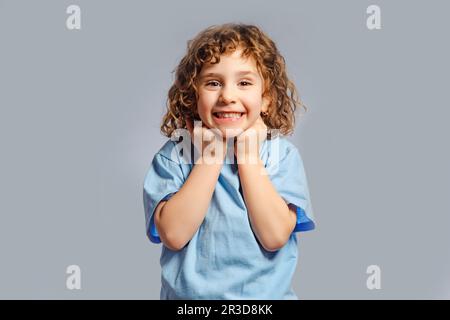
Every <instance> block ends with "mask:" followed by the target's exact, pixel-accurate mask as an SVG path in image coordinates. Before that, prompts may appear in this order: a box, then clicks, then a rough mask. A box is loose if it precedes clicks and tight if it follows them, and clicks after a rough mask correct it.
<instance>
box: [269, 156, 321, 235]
mask: <svg viewBox="0 0 450 320" xmlns="http://www.w3.org/2000/svg"><path fill="white" fill-rule="evenodd" d="M270 178H271V181H272V183H273V184H274V186H275V188H276V190H277V191H278V194H279V195H280V196H281V197H282V198H283V199H284V201H286V203H287V204H292V205H294V206H295V208H296V211H297V223H296V225H295V229H294V231H293V232H298V231H308V230H313V229H314V228H315V222H314V217H313V211H312V207H311V200H310V195H309V188H308V182H307V179H306V174H305V169H304V166H303V161H302V158H301V156H300V153H299V152H298V150H297V149H296V148H290V149H289V150H288V152H287V155H286V156H285V157H284V158H283V159H281V160H280V162H279V165H278V166H276V170H275V172H274V173H273V175H271V177H270Z"/></svg>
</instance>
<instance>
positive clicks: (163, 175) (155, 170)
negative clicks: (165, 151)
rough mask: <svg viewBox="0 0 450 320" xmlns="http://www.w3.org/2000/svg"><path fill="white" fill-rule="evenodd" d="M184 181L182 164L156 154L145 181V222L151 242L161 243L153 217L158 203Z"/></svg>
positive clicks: (170, 194)
mask: <svg viewBox="0 0 450 320" xmlns="http://www.w3.org/2000/svg"><path fill="white" fill-rule="evenodd" d="M183 183H184V178H183V173H182V170H181V167H180V165H179V164H178V163H176V162H175V161H173V160H170V159H168V158H166V157H164V156H162V155H161V154H156V155H155V157H154V158H153V161H152V163H151V166H150V168H149V170H148V172H147V175H146V177H145V181H144V210H145V224H146V232H147V236H148V238H149V239H150V241H151V242H153V243H161V239H160V237H159V234H158V230H157V229H156V225H155V222H154V217H153V214H154V211H155V209H156V207H157V205H158V204H159V202H161V201H163V200H169V199H170V198H171V197H172V195H173V194H175V193H176V192H177V191H178V190H179V189H180V188H181V186H182V185H183Z"/></svg>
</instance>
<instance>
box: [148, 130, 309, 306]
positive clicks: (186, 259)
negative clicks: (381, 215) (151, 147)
mask: <svg viewBox="0 0 450 320" xmlns="http://www.w3.org/2000/svg"><path fill="white" fill-rule="evenodd" d="M178 146H179V145H177V143H176V142H174V141H171V140H168V141H167V142H166V143H165V144H164V145H163V146H162V148H161V149H160V150H159V151H158V153H157V154H156V155H155V156H154V158H153V161H152V163H151V166H150V168H149V170H148V172H147V175H146V177H145V181H144V209H145V217H146V230H147V235H148V237H149V239H150V240H151V241H152V242H154V243H160V242H161V240H160V238H159V236H158V232H157V229H156V227H155V225H154V221H153V212H154V210H155V208H156V206H157V204H158V203H159V202H160V201H162V200H168V199H169V198H170V197H171V196H172V195H173V194H174V193H176V192H177V191H178V190H179V189H180V188H181V187H182V185H183V183H184V181H185V180H186V179H187V177H188V175H189V172H190V171H191V169H192V164H190V163H189V162H186V161H183V158H182V156H181V153H180V152H179V149H177V147H178ZM260 156H261V160H262V161H263V163H264V166H265V169H266V170H267V172H268V173H269V177H270V180H271V181H272V184H273V185H274V187H275V188H276V190H277V191H278V193H279V194H280V196H281V197H282V198H283V199H284V200H285V201H286V203H288V204H292V205H295V207H296V209H297V224H296V227H295V229H294V231H293V233H292V234H291V236H290V238H289V240H288V242H287V243H286V244H285V245H284V246H283V247H282V248H281V249H279V250H277V251H275V252H269V251H267V250H265V249H264V248H263V247H262V246H261V245H260V243H259V241H258V240H257V238H256V236H255V235H254V233H253V231H252V228H251V224H250V221H249V218H248V214H247V209H246V206H245V202H244V198H243V195H242V191H241V189H240V181H239V176H238V168H237V164H236V163H235V162H234V163H232V162H233V160H230V159H229V158H228V160H227V162H228V163H225V164H224V165H223V167H222V169H221V173H220V175H219V179H218V182H217V184H216V188H215V190H214V194H213V197H212V199H211V203H210V206H209V208H208V212H207V214H206V216H205V219H204V221H203V223H202V224H201V225H200V227H199V229H198V230H197V232H196V233H195V234H194V236H193V237H192V239H191V240H190V241H189V242H188V244H187V245H186V246H185V247H184V248H183V249H181V250H180V251H172V250H170V249H168V248H167V247H166V246H164V245H163V246H162V252H161V258H160V263H161V292H160V298H161V299H297V296H296V294H295V292H294V291H293V289H292V287H291V280H292V276H293V274H294V272H295V269H296V264H297V252H298V250H297V238H296V234H295V232H298V231H307V230H312V229H314V228H315V223H314V218H313V212H312V207H311V203H310V196H309V190H308V184H307V179H306V175H305V170H304V167H303V161H302V159H301V156H300V153H299V152H298V150H297V148H296V147H295V146H294V145H293V144H292V143H291V142H289V141H288V140H287V139H286V138H284V137H276V138H274V139H273V140H266V141H265V142H264V143H263V145H262V146H261V149H260Z"/></svg>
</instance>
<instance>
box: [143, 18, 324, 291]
mask: <svg viewBox="0 0 450 320" xmlns="http://www.w3.org/2000/svg"><path fill="white" fill-rule="evenodd" d="M298 104H299V101H298V100H297V94H296V89H295V86H294V84H293V83H292V82H291V81H290V80H289V79H288V78H287V75H286V70H285V64H284V59H283V57H282V56H281V55H280V53H279V52H278V50H277V48H276V46H275V44H274V42H273V41H272V40H271V39H270V38H269V37H268V36H267V35H266V34H264V33H263V32H262V31H261V30H260V29H258V28H257V27H256V26H252V25H243V24H224V25H219V26H212V27H209V28H207V29H206V30H204V31H202V32H201V33H200V34H199V35H198V36H197V37H195V38H194V39H193V40H191V41H189V42H188V52H187V54H186V56H185V57H184V58H183V59H182V60H181V62H180V64H179V65H178V67H177V70H176V79H175V83H174V84H173V86H172V87H171V88H170V91H169V96H168V105H167V109H168V110H167V113H166V115H165V116H164V119H163V122H162V126H161V131H162V132H163V133H164V134H165V135H166V136H168V137H170V138H171V139H170V140H168V141H167V142H166V143H165V144H164V145H163V146H162V148H161V149H160V150H159V151H158V152H157V154H156V155H155V157H154V158H153V161H152V163H151V166H150V168H149V170H148V173H147V175H146V177H145V182H144V208H145V217H146V230H147V235H148V237H149V238H150V240H151V241H152V242H154V243H161V242H162V243H163V246H162V254H161V259H160V263H161V271H162V274H161V285H162V286H161V292H160V298H161V299H298V298H297V296H296V294H295V292H294V291H293V289H292V287H291V280H292V276H293V274H294V272H295V268H296V263H297V238H296V233H295V232H297V231H307V230H311V229H314V227H315V225H314V221H313V215H312V208H311V204H310V197H309V191H308V185H307V180H306V176H305V172H304V168H303V162H302V159H301V157H300V154H299V152H298V150H297V148H296V147H295V146H294V145H293V144H292V143H290V142H289V141H288V140H287V139H286V138H285V137H283V135H288V134H291V132H292V130H293V127H294V112H295V110H296V107H297V105H298ZM267 129H268V130H269V134H266V130H267ZM180 130H181V131H180ZM183 131H184V132H188V134H187V135H186V134H183V133H181V134H180V132H183ZM254 132H256V133H257V134H256V135H255V134H252V133H254ZM261 132H262V134H261ZM274 133H275V134H274ZM277 133H280V134H277ZM180 135H181V136H182V137H183V138H182V139H181V138H179V136H180ZM191 137H192V140H191ZM252 137H253V138H255V137H256V141H257V143H256V148H252V147H251V145H250V144H251V138H252ZM180 142H183V143H180ZM186 142H188V143H187V144H186ZM181 144H183V145H184V149H183V148H182V149H181V150H180V148H179V146H180V145H181ZM211 145H213V146H214V148H212V149H211V148H210V147H211ZM254 146H255V145H254ZM186 147H193V148H192V149H190V148H186ZM208 148H209V149H211V150H212V151H211V150H207V149H208ZM192 151H194V153H195V154H196V155H197V156H194V160H193V161H190V162H189V161H187V162H186V161H184V160H185V159H186V158H188V157H189V156H192ZM224 160H225V161H224Z"/></svg>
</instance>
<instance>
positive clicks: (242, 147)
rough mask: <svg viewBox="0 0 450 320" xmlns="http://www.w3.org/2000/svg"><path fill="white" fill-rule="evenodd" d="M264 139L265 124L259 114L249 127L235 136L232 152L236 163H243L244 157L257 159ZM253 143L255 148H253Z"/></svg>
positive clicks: (252, 159)
mask: <svg viewBox="0 0 450 320" xmlns="http://www.w3.org/2000/svg"><path fill="white" fill-rule="evenodd" d="M266 139H267V126H266V124H265V123H264V121H263V119H262V118H261V116H259V117H258V119H257V120H256V121H255V123H254V124H253V125H252V126H251V127H250V128H248V129H247V130H245V131H244V132H242V133H241V134H240V135H239V136H237V139H236V141H235V143H234V154H235V155H236V158H237V160H238V163H244V162H245V161H246V160H245V159H249V160H250V161H252V162H253V161H255V160H258V159H259V149H260V146H261V145H262V143H263V142H264V140H266ZM255 145H256V146H257V148H255ZM239 159H240V160H239Z"/></svg>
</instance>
